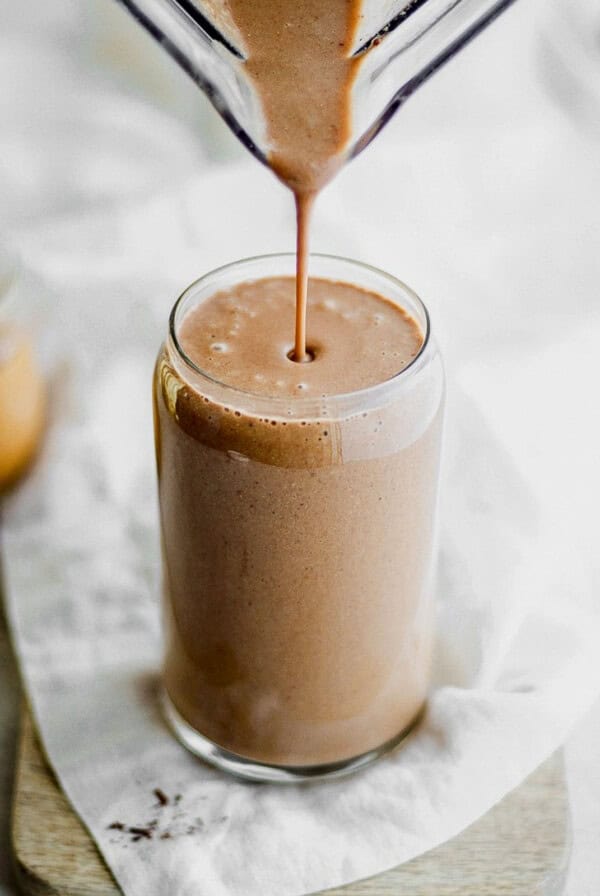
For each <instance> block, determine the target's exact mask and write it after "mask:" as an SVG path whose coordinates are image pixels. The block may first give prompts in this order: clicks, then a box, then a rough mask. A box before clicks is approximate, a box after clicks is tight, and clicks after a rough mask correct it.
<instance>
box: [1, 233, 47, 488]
mask: <svg viewBox="0 0 600 896" xmlns="http://www.w3.org/2000/svg"><path fill="white" fill-rule="evenodd" d="M20 283H21V278H20V271H19V264H18V262H17V260H16V258H15V256H14V255H13V254H12V253H10V252H9V251H7V250H6V249H3V248H2V247H1V246H0V491H3V490H4V489H6V488H7V487H8V486H10V485H12V484H13V483H14V482H15V480H16V479H17V478H18V477H19V476H20V475H21V474H22V473H23V472H24V471H25V470H26V469H27V467H28V466H29V463H30V462H31V461H32V459H33V457H34V456H35V453H36V450H37V448H38V445H39V442H40V439H41V436H42V432H43V429H44V422H45V416H46V414H45V410H46V390H45V386H44V382H43V378H42V374H41V369H40V366H39V363H38V357H37V351H36V346H35V339H34V325H33V320H32V317H31V314H30V313H28V309H27V305H26V303H25V301H24V297H23V296H22V294H21V291H20V289H19V287H20Z"/></svg>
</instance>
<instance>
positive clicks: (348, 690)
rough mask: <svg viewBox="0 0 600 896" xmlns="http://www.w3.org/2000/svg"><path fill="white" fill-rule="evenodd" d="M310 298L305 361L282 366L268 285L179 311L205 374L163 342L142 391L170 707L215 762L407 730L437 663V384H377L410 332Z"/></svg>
mask: <svg viewBox="0 0 600 896" xmlns="http://www.w3.org/2000/svg"><path fill="white" fill-rule="evenodd" d="M309 292H310V302H311V317H310V326H309V332H308V342H307V345H308V347H309V350H310V352H311V354H312V355H313V356H314V360H312V361H311V363H306V364H298V363H295V362H293V361H291V360H290V359H289V356H288V355H289V353H290V351H291V350H292V349H293V345H292V340H291V329H290V322H292V321H293V320H294V314H295V283H294V280H293V278H287V277H281V278H271V279H266V280H258V281H254V282H245V283H241V284H238V285H237V286H234V287H233V288H231V289H229V290H224V291H221V292H217V293H216V294H213V295H212V296H210V297H209V298H207V299H206V300H205V301H203V302H202V303H201V304H199V305H197V306H196V307H193V308H192V309H191V310H190V311H189V312H188V313H187V315H186V316H185V317H184V319H183V321H182V323H181V326H180V328H179V332H178V340H179V345H180V348H181V349H182V350H183V352H184V353H185V355H187V358H188V359H190V360H191V361H192V362H193V364H195V365H196V366H197V367H198V368H200V370H201V371H203V373H200V372H197V371H195V370H194V369H193V368H192V367H191V366H190V365H189V364H188V363H186V362H185V360H184V359H183V358H182V357H181V356H180V355H179V354H178V353H177V351H176V349H175V347H174V345H173V344H172V343H168V344H167V345H166V347H165V348H164V349H163V351H162V352H161V354H160V356H159V360H158V363H157V369H156V385H155V415H156V417H155V419H156V438H157V458H158V474H159V492H160V507H161V523H162V533H163V547H164V594H165V615H166V631H167V650H166V661H165V673H164V680H165V686H166V689H167V692H168V694H169V696H170V698H171V701H172V702H173V704H174V706H175V707H176V709H177V710H178V711H179V713H180V714H181V715H182V716H183V718H184V719H185V720H186V721H187V722H188V723H189V724H190V725H191V726H192V727H193V728H195V729H196V730H197V731H199V732H200V733H201V734H203V735H204V736H205V737H207V738H209V739H210V740H211V741H213V742H214V743H216V744H217V745H219V746H220V747H222V748H224V749H227V750H229V751H231V752H233V753H237V754H239V755H241V756H245V757H248V758H251V759H254V760H257V761H262V762H266V763H272V764H280V765H287V766H299V765H318V764H323V763H329V762H336V761H340V760H343V759H347V758H350V757H354V756H357V755H360V754H362V753H365V752H367V751H370V750H372V749H374V748H377V747H379V746H381V745H382V744H383V743H385V742H387V741H389V740H390V739H392V738H395V737H397V736H398V735H399V734H400V733H401V732H403V731H405V730H406V729H407V728H408V727H409V726H410V725H411V724H412V723H413V722H414V720H415V717H416V716H417V715H418V713H419V711H420V709H421V707H422V706H423V703H424V700H425V698H426V694H427V689H428V681H429V673H430V662H431V649H432V620H431V609H432V608H431V598H430V573H431V556H432V539H433V534H432V528H433V526H432V520H433V518H434V514H435V502H436V490H437V474H438V455H439V441H440V425H441V411H440V405H441V394H440V389H439V388H430V387H429V386H428V385H427V384H426V383H423V382H422V381H421V379H420V374H419V373H416V374H413V373H409V372H407V373H406V374H405V375H404V376H405V377H408V378H410V383H409V386H408V388H406V389H401V390H398V389H396V388H388V389H386V388H385V386H384V387H381V386H377V385H376V384H381V383H385V381H387V380H390V378H393V377H394V376H395V375H396V374H397V373H398V372H399V371H401V370H402V369H403V368H405V367H406V366H407V365H408V364H410V362H411V361H412V360H413V359H414V358H415V356H416V355H417V354H418V353H419V351H420V349H421V346H422V343H423V334H422V333H421V331H420V329H419V327H418V325H417V324H416V322H415V321H414V320H413V319H412V318H411V317H410V316H409V315H408V314H407V313H406V312H404V311H403V310H401V309H400V308H398V307H397V306H396V305H394V304H392V303H391V302H389V301H387V300H386V299H385V298H382V297H381V296H379V295H377V294H375V293H372V292H367V291H366V290H363V289H360V288H359V287H357V286H352V285H348V284H345V283H337V282H330V281H326V280H311V281H310V289H309ZM414 369H415V368H413V370H414ZM223 384H225V385H223ZM395 385H397V383H396V384H392V383H386V386H395ZM228 387H229V388H228ZM369 387H374V388H372V389H370V388H369ZM361 389H362V390H364V389H369V391H368V392H364V393H361V394H360V396H359V398H358V399H357V396H356V395H354V396H353V397H352V398H351V399H348V400H346V399H344V398H341V397H340V396H341V395H342V394H345V393H348V392H351V391H355V390H361ZM399 393H402V394H399Z"/></svg>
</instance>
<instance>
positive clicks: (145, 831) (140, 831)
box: [129, 828, 152, 843]
mask: <svg viewBox="0 0 600 896" xmlns="http://www.w3.org/2000/svg"><path fill="white" fill-rule="evenodd" d="M129 833H130V834H134V843H135V842H136V840H139V839H140V838H141V837H145V838H146V840H151V839H152V831H151V830H150V828H129Z"/></svg>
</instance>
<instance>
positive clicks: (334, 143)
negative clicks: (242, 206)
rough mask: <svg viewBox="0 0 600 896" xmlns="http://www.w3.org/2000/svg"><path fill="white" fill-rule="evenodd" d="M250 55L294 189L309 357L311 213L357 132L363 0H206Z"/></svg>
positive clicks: (298, 336) (300, 341)
mask: <svg viewBox="0 0 600 896" xmlns="http://www.w3.org/2000/svg"><path fill="white" fill-rule="evenodd" d="M201 5H204V7H205V8H206V9H207V11H208V12H209V15H210V16H211V17H212V18H213V20H214V21H216V22H217V24H218V26H219V27H220V28H221V29H222V30H223V31H224V32H225V33H226V34H227V35H228V37H229V38H230V39H231V41H232V42H233V43H234V44H236V45H237V46H238V47H239V48H240V50H241V52H242V53H243V55H244V62H243V66H244V70H245V73H246V75H247V76H248V77H249V79H250V81H251V82H252V83H253V84H254V87H255V89H256V92H257V95H258V99H259V102H260V104H261V107H262V112H263V116H264V119H265V126H266V132H267V141H268V144H269V146H270V152H269V156H268V161H269V165H270V167H271V168H272V170H273V171H274V172H275V174H277V176H278V177H279V178H280V180H282V181H283V182H284V183H285V184H286V186H288V187H289V188H290V189H291V190H292V191H293V193H294V197H295V200H296V214H297V272H296V315H295V324H294V326H295V340H294V356H295V359H296V360H297V361H304V360H306V316H307V302H306V290H307V278H308V248H309V225H310V213H311V210H312V206H313V204H314V199H315V197H316V195H317V193H318V192H319V191H320V190H321V189H322V188H323V187H324V186H325V184H326V183H327V182H328V181H330V180H331V178H332V177H333V176H334V175H335V174H336V172H337V171H338V170H339V168H340V167H341V165H342V164H343V161H344V158H345V156H344V151H345V150H346V149H347V146H348V142H349V140H350V136H351V91H352V86H353V83H354V79H355V77H356V74H357V70H358V66H359V65H360V59H357V58H353V56H352V52H353V50H354V49H355V39H356V35H357V31H358V27H359V24H360V20H361V9H362V5H363V4H362V0H327V2H326V3H324V2H323V0H208V2H207V0H205V2H204V4H201Z"/></svg>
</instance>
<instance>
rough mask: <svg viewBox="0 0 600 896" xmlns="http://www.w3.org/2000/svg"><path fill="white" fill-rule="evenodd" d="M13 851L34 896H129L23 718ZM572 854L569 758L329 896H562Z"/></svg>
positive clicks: (26, 889) (555, 760) (23, 883)
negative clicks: (397, 861)
mask: <svg viewBox="0 0 600 896" xmlns="http://www.w3.org/2000/svg"><path fill="white" fill-rule="evenodd" d="M15 788H16V789H15V799H14V806H13V829H12V845H13V851H14V858H15V865H16V870H17V876H18V882H19V886H20V888H21V889H22V892H23V893H25V894H28V896H119V894H120V892H121V891H120V890H119V888H118V886H117V884H116V883H115V881H114V879H113V878H112V876H111V874H110V872H109V870H108V868H107V867H106V865H105V864H104V862H103V860H102V858H101V857H100V855H99V853H98V851H97V850H96V847H95V846H94V844H93V842H92V840H91V838H90V836H89V834H88V833H87V831H86V830H85V828H84V827H83V825H82V823H81V822H80V821H79V819H78V817H77V816H76V815H75V814H74V812H73V810H72V809H71V808H70V805H69V804H68V802H67V800H66V797H65V796H64V795H63V793H62V792H61V790H60V789H59V787H58V786H57V784H56V781H55V779H54V778H53V776H52V773H51V772H50V771H49V769H48V766H47V764H46V762H45V760H44V758H43V755H42V753H41V751H40V748H39V745H38V743H37V738H36V735H35V732H34V730H33V727H32V724H31V721H30V718H29V716H28V714H27V713H24V714H23V724H22V731H21V740H20V748H19V760H18V765H17V773H16V782H15ZM568 853H569V814H568V802H567V795H566V788H565V781H564V770H563V760H562V754H561V753H560V752H559V753H556V754H555V755H554V756H553V757H552V758H551V759H549V760H548V761H547V762H546V763H545V764H544V765H543V766H541V767H540V768H539V769H538V770H537V771H536V772H534V774H533V775H531V777H530V778H528V780H527V781H526V782H525V783H524V784H522V785H521V786H520V787H519V788H518V789H517V790H515V791H513V793H510V794H509V795H508V796H506V797H505V798H504V799H503V800H502V802H501V803H499V804H498V805H497V806H495V807H494V808H493V809H492V810H491V811H490V812H488V814H487V815H486V816H485V817H484V818H481V819H479V820H478V821H477V822H475V824H473V825H472V826H471V827H470V828H468V829H467V830H466V831H464V832H463V833H462V834H460V835H459V836H458V837H455V838H454V839H453V840H451V841H449V842H448V843H445V844H444V845H442V846H440V847H438V848H437V849H434V850H432V851H431V852H429V853H426V854H425V855H423V856H420V857H419V858H417V859H414V860H413V861H412V862H408V863H407V864H405V865H401V866H399V867H398V868H395V869H393V870H392V871H388V872H386V873H384V874H381V875H378V876H377V877H373V878H370V879H369V880H365V881H361V882H358V883H355V884H351V885H350V886H346V887H341V888H336V889H333V890H328V891H327V896H559V894H561V893H562V892H563V887H564V878H565V875H566V867H567V861H568Z"/></svg>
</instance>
